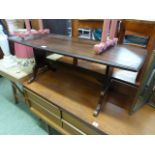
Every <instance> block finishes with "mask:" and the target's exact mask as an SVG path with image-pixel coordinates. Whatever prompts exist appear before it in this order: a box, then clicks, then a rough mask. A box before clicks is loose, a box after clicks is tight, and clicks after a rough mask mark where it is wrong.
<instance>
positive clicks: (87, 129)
mask: <svg viewBox="0 0 155 155" xmlns="http://www.w3.org/2000/svg"><path fill="white" fill-rule="evenodd" d="M62 118H63V119H64V120H65V121H66V122H68V123H70V124H72V126H75V128H78V129H79V130H81V131H82V132H84V133H86V134H89V135H98V134H100V133H99V132H97V131H96V130H95V129H93V128H91V127H90V126H88V125H87V124H85V123H84V122H82V121H81V120H79V119H78V118H76V117H74V116H73V115H71V114H69V113H67V112H64V111H63V112H62Z"/></svg>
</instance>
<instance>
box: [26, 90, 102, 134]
mask: <svg viewBox="0 0 155 155" xmlns="http://www.w3.org/2000/svg"><path fill="white" fill-rule="evenodd" d="M24 92H25V97H26V101H27V104H28V106H29V108H30V110H31V111H32V112H33V113H34V114H35V115H37V116H38V117H39V118H41V119H42V120H43V121H45V122H46V123H47V124H49V125H50V126H51V127H53V128H55V129H56V130H58V131H59V132H61V133H63V134H72V135H86V134H91V135H96V134H101V132H99V131H96V130H95V128H94V127H93V126H90V125H88V124H87V123H84V122H83V121H81V120H80V119H78V118H77V117H75V116H73V115H71V114H69V113H68V112H66V111H65V110H63V109H62V108H60V107H58V106H56V105H54V104H53V103H51V102H49V101H47V100H46V99H44V98H43V97H41V96H39V95H37V94H36V93H34V92H32V91H31V90H29V89H27V88H24Z"/></svg>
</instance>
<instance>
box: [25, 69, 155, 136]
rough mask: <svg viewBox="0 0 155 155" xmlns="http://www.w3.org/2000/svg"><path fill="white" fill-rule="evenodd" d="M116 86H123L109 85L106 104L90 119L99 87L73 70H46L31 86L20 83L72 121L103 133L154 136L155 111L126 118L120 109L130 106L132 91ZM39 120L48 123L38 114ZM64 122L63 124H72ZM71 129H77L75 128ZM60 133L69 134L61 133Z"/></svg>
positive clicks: (142, 112)
mask: <svg viewBox="0 0 155 155" xmlns="http://www.w3.org/2000/svg"><path fill="white" fill-rule="evenodd" d="M75 81H76V82H75ZM118 86H119V87H121V86H123V87H124V85H115V84H113V88H111V89H110V90H109V92H108V94H107V97H106V99H105V102H106V104H105V105H104V108H103V109H102V111H101V112H100V115H99V116H98V117H93V116H92V112H93V111H94V108H95V106H96V101H97V100H98V95H99V93H100V89H101V87H100V84H99V83H97V82H92V81H89V80H88V79H85V78H83V77H82V76H81V75H78V74H77V72H75V71H70V70H67V69H63V68H61V69H60V70H58V71H57V72H55V73H53V72H51V71H48V72H46V73H44V74H41V75H40V76H39V77H38V79H37V80H36V81H35V82H33V83H31V84H27V82H26V83H24V87H25V88H26V89H28V90H29V91H32V92H33V93H36V94H37V95H39V96H40V97H42V98H44V99H45V100H47V101H48V102H50V103H51V104H54V105H55V106H58V107H59V109H61V110H62V111H64V112H65V113H67V114H68V115H70V117H73V119H74V120H75V119H76V120H78V121H80V122H81V123H84V124H85V125H86V126H88V127H89V128H91V129H96V131H98V132H99V131H100V132H101V133H103V134H104V133H106V134H155V126H154V119H155V110H154V109H153V108H151V107H149V106H148V105H145V106H144V107H143V108H142V109H140V110H139V111H138V112H137V113H135V114H134V115H132V116H130V115H128V114H127V112H126V110H125V109H124V108H122V107H125V108H128V105H130V104H131V101H132V99H133V94H134V89H133V90H130V89H131V88H130V87H128V88H127V87H125V88H124V90H123V89H121V90H122V91H120V92H116V88H117V87H118ZM115 87H116V88H115ZM126 90H128V91H126ZM115 104H117V105H119V106H116V105H115ZM32 111H35V109H34V108H32ZM35 112H36V111H35ZM40 112H41V111H40ZM36 113H37V112H36ZM42 117H44V120H46V122H48V123H49V122H50V123H51V120H50V119H48V118H47V117H45V115H42ZM64 119H66V117H65V118H64ZM68 119H69V118H68ZM68 119H67V120H65V121H67V122H68V123H70V124H72V121H71V120H68ZM73 122H74V123H75V122H76V121H73ZM96 123H97V125H98V126H97V127H94V126H93V125H92V124H96ZM74 125H76V124H74ZM51 126H53V123H51ZM54 127H55V128H57V127H58V126H57V125H55V126H54ZM75 127H76V128H78V126H75ZM80 128H81V126H80ZM60 130H62V129H61V128H60ZM81 130H82V128H81ZM63 132H64V133H65V134H69V132H67V131H65V130H63ZM101 133H100V134H101ZM72 134H73V133H72Z"/></svg>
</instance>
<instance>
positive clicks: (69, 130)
mask: <svg viewBox="0 0 155 155" xmlns="http://www.w3.org/2000/svg"><path fill="white" fill-rule="evenodd" d="M62 127H63V129H64V130H65V131H67V133H68V134H70V135H85V133H84V132H82V131H80V130H79V129H77V128H76V127H74V126H73V125H71V124H70V123H68V122H66V121H65V120H62Z"/></svg>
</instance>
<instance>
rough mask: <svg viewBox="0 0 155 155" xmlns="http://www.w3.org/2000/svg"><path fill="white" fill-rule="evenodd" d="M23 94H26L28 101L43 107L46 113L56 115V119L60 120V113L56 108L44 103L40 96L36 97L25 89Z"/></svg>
mask: <svg viewBox="0 0 155 155" xmlns="http://www.w3.org/2000/svg"><path fill="white" fill-rule="evenodd" d="M25 93H26V96H27V98H28V100H30V101H32V102H33V101H34V102H35V103H37V104H38V105H40V106H42V107H44V108H45V109H47V110H48V111H50V112H51V113H53V114H54V115H56V116H57V117H59V118H61V113H60V110H59V108H58V107H56V106H55V105H53V104H52V103H50V102H48V101H46V100H45V99H43V98H41V97H40V96H38V95H36V94H35V93H33V92H31V91H29V90H27V89H25Z"/></svg>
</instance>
